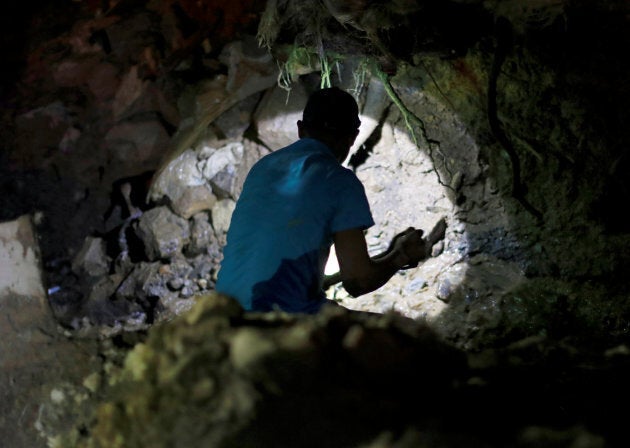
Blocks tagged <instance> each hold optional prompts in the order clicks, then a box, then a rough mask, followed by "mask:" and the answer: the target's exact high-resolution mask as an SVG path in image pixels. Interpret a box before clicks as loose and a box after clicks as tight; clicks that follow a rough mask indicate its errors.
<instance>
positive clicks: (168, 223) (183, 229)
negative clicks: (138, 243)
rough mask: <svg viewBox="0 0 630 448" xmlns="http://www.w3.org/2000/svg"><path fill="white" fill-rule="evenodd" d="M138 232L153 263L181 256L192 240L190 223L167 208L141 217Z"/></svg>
mask: <svg viewBox="0 0 630 448" xmlns="http://www.w3.org/2000/svg"><path fill="white" fill-rule="evenodd" d="M136 232H137V235H138V237H139V238H140V239H141V240H142V242H143V243H144V250H145V254H146V256H147V258H148V259H149V260H151V261H154V260H157V259H167V258H172V257H174V256H175V255H177V254H180V253H181V251H182V249H183V248H184V246H186V244H188V241H189V240H190V226H189V225H188V221H187V220H185V219H184V218H181V217H179V216H177V215H175V214H174V213H173V212H171V211H170V210H169V209H168V207H166V206H160V207H156V208H153V209H151V210H148V211H147V212H145V213H144V214H143V215H142V216H141V217H140V221H139V223H138V228H137V230H136Z"/></svg>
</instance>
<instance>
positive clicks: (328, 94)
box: [302, 87, 361, 135]
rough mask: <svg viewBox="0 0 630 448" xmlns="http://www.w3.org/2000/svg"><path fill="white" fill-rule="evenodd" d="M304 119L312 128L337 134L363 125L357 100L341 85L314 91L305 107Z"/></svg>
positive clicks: (354, 129)
mask: <svg viewBox="0 0 630 448" xmlns="http://www.w3.org/2000/svg"><path fill="white" fill-rule="evenodd" d="M302 121H303V122H304V124H305V125H306V126H307V127H309V128H311V129H314V130H319V131H324V132H330V133H332V134H337V135H340V134H345V133H349V132H353V131H356V130H357V129H358V128H359V126H360V125H361V120H359V106H358V105H357V102H356V101H355V99H354V97H353V96H352V95H350V94H349V93H348V92H346V91H344V90H341V89H340V88H339V87H329V88H326V89H320V90H316V91H315V92H313V93H312V94H311V96H310V97H309V99H308V101H307V103H306V107H305V108H304V113H303V114H302Z"/></svg>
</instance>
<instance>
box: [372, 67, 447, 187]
mask: <svg viewBox="0 0 630 448" xmlns="http://www.w3.org/2000/svg"><path fill="white" fill-rule="evenodd" d="M373 71H374V73H375V74H376V76H377V77H378V78H379V79H380V80H381V82H382V83H383V86H384V87H385V91H386V92H387V95H388V96H389V97H390V99H391V100H392V102H393V103H394V104H395V105H396V107H398V110H400V114H401V115H402V117H403V120H404V121H405V127H406V128H407V130H408V131H409V134H411V139H412V140H413V143H414V144H415V145H416V146H419V145H418V138H417V137H416V132H415V129H416V128H417V129H419V130H420V134H421V136H422V140H423V141H424V143H425V144H426V146H427V148H428V149H429V151H428V155H429V158H430V159H431V162H432V163H433V166H435V167H437V164H436V163H435V158H434V154H433V147H434V146H438V145H439V143H440V142H438V141H437V140H432V139H430V138H429V136H428V135H427V129H426V127H425V125H424V122H423V121H422V120H421V119H420V118H419V117H418V116H417V115H416V114H414V113H413V112H412V111H410V110H409V108H408V107H407V106H406V105H405V103H403V101H402V99H401V98H400V96H399V95H398V93H396V91H395V90H394V87H393V86H392V84H391V82H390V79H389V76H388V75H387V74H386V73H385V72H383V70H381V69H380V67H378V65H377V64H373ZM443 163H444V168H445V169H446V170H448V167H447V165H446V158H444V160H443ZM435 173H436V175H437V178H438V183H439V184H440V185H442V186H443V187H446V188H451V189H452V187H451V186H450V185H449V184H447V183H445V182H444V181H443V180H442V178H441V177H440V172H439V171H438V169H437V168H436V170H435ZM449 174H450V173H449Z"/></svg>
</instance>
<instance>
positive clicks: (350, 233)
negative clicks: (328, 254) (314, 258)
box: [325, 228, 426, 297]
mask: <svg viewBox="0 0 630 448" xmlns="http://www.w3.org/2000/svg"><path fill="white" fill-rule="evenodd" d="M333 238H334V242H335V252H336V253H337V260H338V262H339V269H340V272H339V274H338V276H339V277H338V278H340V280H341V281H342V282H343V286H344V288H345V289H346V291H348V293H349V294H350V295H352V296H354V297H357V296H360V295H362V294H366V293H368V292H371V291H374V290H376V289H378V288H380V287H381V286H383V285H384V284H385V283H387V281H388V280H389V279H390V278H391V277H392V276H393V275H394V274H395V273H396V272H397V271H398V270H400V269H401V268H403V267H404V266H407V265H409V264H414V263H417V262H418V261H419V260H421V259H423V258H424V257H425V253H426V250H425V248H424V242H423V240H422V231H421V230H416V229H413V228H409V229H407V230H405V231H404V232H402V233H400V234H398V235H397V236H396V237H395V238H394V240H393V241H392V244H391V245H390V248H389V249H388V250H387V251H385V252H384V253H382V254H379V255H377V256H375V257H372V258H370V256H369V254H368V251H367V244H366V241H365V235H364V234H363V231H362V230H361V229H350V230H344V231H342V232H337V233H336V234H335V235H334V236H333ZM333 277H334V276H333ZM331 280H334V279H332V278H331V277H328V278H327V279H326V281H325V284H328V285H330V284H332V283H331Z"/></svg>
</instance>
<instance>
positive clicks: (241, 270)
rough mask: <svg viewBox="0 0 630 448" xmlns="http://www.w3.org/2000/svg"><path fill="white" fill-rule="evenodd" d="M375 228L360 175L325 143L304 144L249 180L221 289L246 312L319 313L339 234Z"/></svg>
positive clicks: (271, 159)
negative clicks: (326, 270)
mask: <svg viewBox="0 0 630 448" xmlns="http://www.w3.org/2000/svg"><path fill="white" fill-rule="evenodd" d="M373 224H374V221H373V219H372V214H371V212H370V207H369V204H368V201H367V198H366V195H365V190H364V188H363V185H362V184H361V182H360V181H359V179H357V177H356V175H355V174H354V173H353V172H352V171H351V170H349V169H347V168H345V167H343V166H342V165H341V164H339V162H338V161H337V160H336V158H335V156H334V154H333V152H332V150H331V149H329V148H328V147H327V146H326V145H324V144H323V143H321V142H319V141H317V140H314V139H310V138H303V139H300V140H298V141H297V142H295V143H294V144H292V145H290V146H287V147H285V148H283V149H280V150H278V151H276V152H274V153H271V154H269V155H267V156H265V157H263V158H262V159H261V160H259V161H258V162H257V163H256V164H255V165H254V167H253V168H252V169H251V171H250V173H249V174H248V176H247V179H246V180H245V184H244V185H243V191H242V193H241V196H240V197H239V199H238V201H237V204H236V208H235V210H234V213H233V215H232V220H231V223H230V228H229V231H228V234H227V245H226V247H225V248H224V251H223V254H224V258H223V261H222V263H221V269H220V270H219V275H218V281H217V285H216V289H217V291H219V292H221V293H224V294H227V295H229V296H232V297H234V298H236V299H237V300H238V301H239V302H240V303H241V304H242V305H243V307H244V308H245V309H246V310H255V311H271V310H274V309H280V310H283V311H287V312H304V313H314V312H317V311H318V310H319V308H320V307H321V306H322V305H323V304H324V303H326V298H325V294H324V292H323V290H322V281H323V277H324V266H325V263H326V260H327V259H328V254H329V251H330V246H331V245H332V242H333V241H332V237H333V234H335V233H336V232H340V231H342V230H349V229H355V228H360V229H366V228H368V227H371V226H372V225H373Z"/></svg>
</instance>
